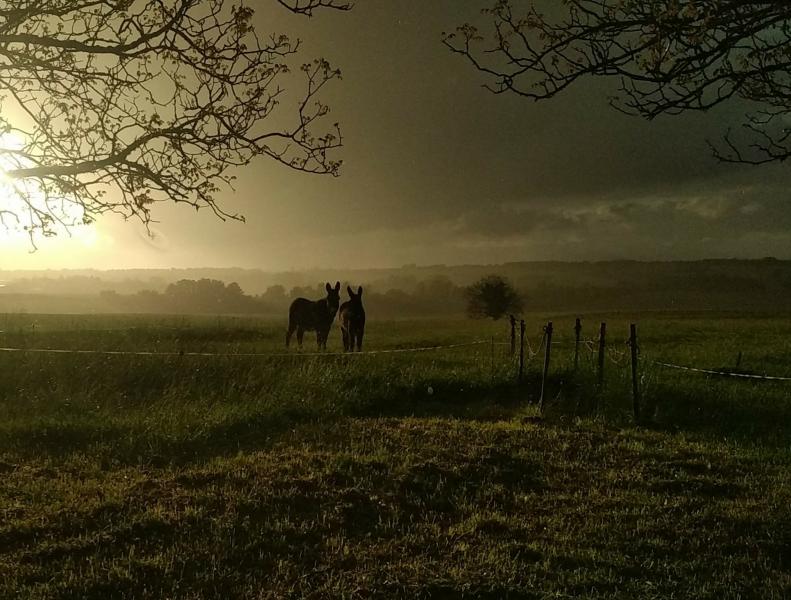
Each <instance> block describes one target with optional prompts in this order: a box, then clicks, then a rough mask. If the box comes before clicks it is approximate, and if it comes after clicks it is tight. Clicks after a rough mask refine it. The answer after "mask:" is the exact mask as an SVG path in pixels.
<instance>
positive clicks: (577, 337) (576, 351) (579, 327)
mask: <svg viewBox="0 0 791 600" xmlns="http://www.w3.org/2000/svg"><path fill="white" fill-rule="evenodd" d="M581 333H582V323H580V320H579V317H578V318H577V322H576V323H575V324H574V372H575V373H576V372H577V369H578V367H579V364H580V334H581Z"/></svg>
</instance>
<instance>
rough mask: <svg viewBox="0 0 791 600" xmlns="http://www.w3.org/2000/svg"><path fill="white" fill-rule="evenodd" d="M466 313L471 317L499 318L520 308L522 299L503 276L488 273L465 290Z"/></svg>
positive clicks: (518, 310) (516, 311)
mask: <svg viewBox="0 0 791 600" xmlns="http://www.w3.org/2000/svg"><path fill="white" fill-rule="evenodd" d="M465 295H466V296H467V314H468V315H469V316H470V317H471V318H473V319H486V318H489V319H494V320H495V321H496V320H498V319H501V318H502V317H504V316H505V315H507V314H509V313H518V312H520V311H521V310H522V299H521V298H520V297H519V294H518V293H517V291H516V290H515V289H514V287H513V286H512V285H511V284H510V282H509V281H508V280H507V279H505V278H504V277H500V276H499V275H489V276H487V277H484V278H482V279H480V280H478V281H477V282H475V283H474V284H472V285H471V286H470V287H468V288H467V289H466V290H465Z"/></svg>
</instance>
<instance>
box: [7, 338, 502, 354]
mask: <svg viewBox="0 0 791 600" xmlns="http://www.w3.org/2000/svg"><path fill="white" fill-rule="evenodd" d="M489 343H491V342H490V341H489V340H474V341H471V342H463V343H459V344H444V345H437V346H420V347H415V348H388V349H382V350H366V351H364V352H302V351H299V350H297V351H294V352H187V351H167V352H161V351H146V350H72V349H67V348H13V347H0V352H15V353H25V352H27V353H32V354H99V355H109V356H205V357H221V356H222V357H258V358H285V357H315V356H350V357H351V356H373V355H378V354H404V353H414V352H430V351H435V350H449V349H453V348H466V347H470V346H480V345H483V344H489Z"/></svg>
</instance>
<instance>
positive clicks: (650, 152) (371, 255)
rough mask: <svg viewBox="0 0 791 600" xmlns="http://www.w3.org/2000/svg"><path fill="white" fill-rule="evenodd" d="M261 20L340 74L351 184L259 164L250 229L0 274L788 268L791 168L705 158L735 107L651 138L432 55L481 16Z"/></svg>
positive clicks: (589, 100)
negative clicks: (756, 261)
mask: <svg viewBox="0 0 791 600" xmlns="http://www.w3.org/2000/svg"><path fill="white" fill-rule="evenodd" d="M268 4H271V6H272V8H265V6H264V2H261V7H260V8H259V12H258V14H257V16H256V19H257V28H258V30H259V31H260V32H261V33H268V32H270V31H280V30H285V31H287V32H289V33H298V34H299V35H300V37H302V38H303V39H304V46H303V51H304V52H305V54H304V59H308V58H310V57H311V56H313V55H322V56H325V57H326V58H328V59H330V60H331V61H332V63H333V64H335V65H337V66H339V67H340V68H341V69H342V71H343V75H344V77H343V80H342V81H340V82H335V83H334V84H333V88H332V90H331V91H330V93H329V94H328V95H327V96H325V97H327V98H328V99H329V100H330V101H331V105H332V108H333V113H332V115H331V121H334V120H338V121H340V123H341V126H342V130H343V133H344V137H345V147H344V148H343V149H342V150H341V152H340V153H339V155H340V157H342V158H343V160H344V167H343V170H342V174H341V177H339V178H337V179H331V178H329V177H317V176H310V175H305V174H301V173H296V172H293V171H290V170H288V169H286V168H285V167H282V166H279V165H277V164H273V163H272V162H271V161H269V162H268V161H267V160H266V159H263V158H262V159H260V160H257V161H256V162H254V163H253V164H252V165H251V166H250V167H248V168H247V169H245V170H240V171H239V172H238V173H237V175H238V178H239V179H238V182H237V186H236V191H235V192H231V191H229V192H227V193H226V194H224V195H223V204H224V206H225V207H226V208H227V209H228V210H229V211H230V212H234V211H236V212H241V213H243V214H244V215H245V216H246V217H247V223H246V224H240V223H234V222H226V223H223V222H221V221H218V220H217V219H216V218H215V217H214V216H212V215H211V214H209V213H208V212H207V213H205V214H204V213H197V214H196V213H195V212H194V211H191V210H190V209H187V208H174V207H168V206H162V207H160V208H158V209H157V210H156V212H155V213H154V216H155V218H157V219H158V220H159V221H160V222H159V223H157V224H156V225H155V230H156V234H157V235H156V236H155V238H154V239H153V240H150V239H148V238H147V237H146V236H145V235H144V233H143V231H142V230H141V228H140V227H139V226H138V225H137V224H135V223H124V222H122V221H120V220H118V219H117V218H113V217H108V218H106V219H104V220H102V221H100V222H99V224H98V225H96V226H95V227H94V228H93V229H92V230H90V231H81V232H77V233H75V235H74V236H73V237H72V238H71V239H65V238H62V239H58V240H55V241H47V242H46V243H42V244H41V248H40V249H39V251H38V252H36V253H33V254H30V253H29V252H28V247H27V246H26V245H25V244H24V243H20V241H19V240H9V239H5V240H3V241H2V243H1V244H2V245H1V246H0V247H2V257H3V259H2V262H0V267H2V268H4V269H12V268H39V267H41V268H46V267H51V268H61V267H72V268H82V267H95V268H123V267H170V266H174V267H189V266H243V267H259V268H263V269H266V270H282V269H290V268H304V267H338V268H343V267H368V266H399V265H402V264H408V263H417V264H435V263H447V264H454V263H494V262H505V261H517V260H546V259H556V260H599V259H618V258H636V259H651V260H653V259H696V258H714V257H763V256H776V257H779V258H791V198H790V197H789V196H790V195H791V194H789V192H788V189H789V182H790V180H791V177H789V175H788V172H789V168H788V167H787V166H786V167H784V166H782V165H779V166H771V167H743V168H741V167H734V166H732V165H721V164H718V163H717V162H716V161H715V160H714V159H713V158H712V157H711V155H710V153H709V150H708V148H707V146H706V139H707V138H712V139H716V138H717V137H718V136H719V135H720V134H721V133H722V132H723V131H724V128H725V126H726V124H727V122H728V120H729V118H733V116H734V111H735V107H732V108H729V109H727V110H720V111H717V112H713V113H708V114H705V115H689V116H683V117H667V118H660V119H658V120H657V121H655V122H651V123H648V122H644V121H641V120H639V119H637V118H630V117H626V116H624V115H621V114H619V113H617V112H615V111H614V110H612V109H610V108H609V107H608V105H607V100H606V97H607V94H608V91H609V89H610V88H609V85H610V84H608V83H606V82H601V81H589V82H586V83H584V84H583V85H580V86H578V87H576V88H573V89H571V90H570V91H569V92H568V93H566V94H565V95H563V96H561V97H558V98H556V99H554V100H552V101H549V102H545V103H541V104H534V103H532V102H528V101H525V100H521V99H519V98H516V97H507V96H493V95H491V94H489V93H488V92H486V91H484V90H483V89H482V88H481V83H482V79H481V77H480V76H479V75H478V74H477V73H476V72H474V71H472V70H471V69H470V68H469V66H468V65H467V64H465V63H464V62H463V61H462V59H461V58H460V57H458V56H455V55H452V54H451V53H450V52H449V51H448V50H447V49H446V48H445V47H444V46H443V45H442V44H441V42H440V40H441V33H442V32H443V31H446V30H449V29H452V28H453V27H454V26H455V25H457V24H461V23H462V22H464V21H467V20H470V19H475V18H476V15H477V13H478V9H479V8H480V7H481V5H482V0H433V1H432V2H426V1H425V0H401V1H399V2H392V1H385V0H359V1H358V2H357V5H356V6H355V8H354V10H353V11H352V12H350V13H333V12H326V11H325V12H320V13H317V14H316V16H314V18H312V19H310V20H308V19H305V18H299V17H295V16H292V15H288V14H285V13H284V12H283V11H282V10H281V9H279V8H277V7H276V6H275V2H270V3H268ZM272 19H275V20H272Z"/></svg>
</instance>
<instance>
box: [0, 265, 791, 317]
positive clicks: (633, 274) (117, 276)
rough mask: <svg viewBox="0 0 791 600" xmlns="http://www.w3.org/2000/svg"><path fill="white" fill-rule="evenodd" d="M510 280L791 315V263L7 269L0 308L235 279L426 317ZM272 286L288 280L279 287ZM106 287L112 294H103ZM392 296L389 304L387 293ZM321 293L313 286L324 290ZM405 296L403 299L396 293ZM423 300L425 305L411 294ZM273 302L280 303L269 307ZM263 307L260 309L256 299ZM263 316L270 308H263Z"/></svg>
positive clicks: (585, 295) (535, 306) (81, 303)
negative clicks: (358, 293) (342, 290)
mask: <svg viewBox="0 0 791 600" xmlns="http://www.w3.org/2000/svg"><path fill="white" fill-rule="evenodd" d="M492 273H497V274H500V275H503V276H505V277H508V278H509V279H510V280H511V281H512V283H513V284H514V285H515V286H516V287H517V289H518V290H519V291H520V292H521V293H522V294H523V295H524V296H525V299H526V306H527V308H528V310H542V311H544V310H549V311H552V310H558V311H561V310H563V311H565V310H630V309H634V310H638V309H660V310H663V309H668V310H672V309H721V310H786V311H791V261H786V260H777V259H773V258H766V259H761V260H739V259H732V260H727V259H723V260H700V261H672V262H641V261H603V262H548V261H545V262H517V263H506V264H499V265H456V266H446V265H431V266H417V265H406V266H403V267H400V268H382V269H342V268H338V269H307V270H299V271H284V272H268V271H264V270H261V269H241V268H194V269H123V270H107V271H99V270H89V269H88V270H46V271H15V270H0V285H2V287H0V311H4V312H13V311H19V310H27V311H29V312H97V311H98V312H104V311H110V312H116V311H117V309H114V308H112V307H109V306H107V305H106V304H107V303H106V302H104V303H103V302H102V301H101V299H100V297H104V298H105V299H107V298H108V297H111V295H108V294H107V292H114V293H115V294H116V295H134V294H139V293H140V292H156V293H164V292H165V290H166V289H167V287H168V285H170V284H172V283H175V282H177V281H180V280H200V279H210V280H218V281H222V282H225V283H232V282H234V283H237V284H238V285H239V286H240V287H241V289H242V290H243V292H244V294H246V295H249V296H254V297H259V296H260V298H259V299H261V300H262V302H263V303H262V304H259V305H260V306H270V308H271V310H273V311H275V310H277V311H280V310H281V309H282V306H281V304H282V303H283V302H285V301H286V300H288V299H289V297H290V293H291V291H292V290H293V288H302V289H300V290H296V291H297V292H300V293H308V294H310V293H311V292H313V291H314V290H317V289H318V287H317V286H318V285H319V284H323V282H325V281H330V282H334V281H336V280H340V281H341V282H343V283H347V282H348V283H351V284H353V285H355V286H356V285H363V286H365V287H366V291H367V297H368V300H369V303H370V302H373V303H374V304H375V303H376V299H375V298H376V297H377V296H378V297H380V299H382V307H383V308H384V306H385V304H386V305H387V307H388V308H387V312H388V313H389V312H396V313H398V312H399V309H398V307H399V301H398V299H399V298H400V299H401V305H403V306H407V305H409V309H408V310H407V311H406V312H408V313H409V314H413V313H414V314H422V313H423V312H424V311H425V310H427V309H431V310H430V312H431V313H432V314H433V313H434V312H435V311H436V310H438V309H437V307H432V306H430V304H431V299H432V297H437V296H438V295H440V296H442V298H444V300H442V298H439V297H437V300H438V301H439V300H442V301H444V302H445V303H446V308H447V309H452V311H451V312H453V313H454V314H455V313H458V312H463V309H460V307H463V302H462V301H461V294H462V288H463V287H464V286H467V285H469V284H470V283H472V282H473V281H475V280H477V279H479V278H480V277H483V276H485V275H488V274H492ZM275 286H282V290H281V289H280V288H279V287H278V288H275V289H273V288H274V287H275ZM102 292H105V294H102ZM388 292H389V293H390V295H389V299H388V301H387V302H386V303H385V302H384V298H385V297H386V296H387V295H388ZM318 293H319V292H318V291H315V292H314V295H315V294H318ZM399 294H400V295H399ZM407 296H410V297H412V298H413V300H414V298H415V297H418V296H419V297H420V301H419V302H416V301H412V300H409V301H408V298H407ZM267 298H276V299H278V300H277V301H275V302H269V303H268V304H267V302H266V299H267ZM257 306H258V305H257ZM264 312H266V310H264Z"/></svg>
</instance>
